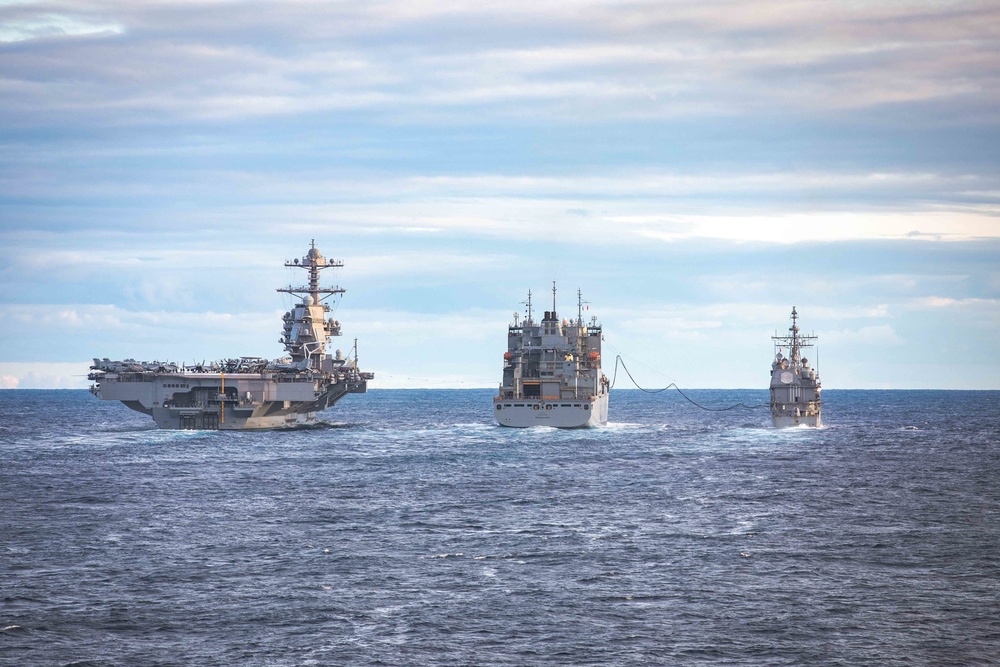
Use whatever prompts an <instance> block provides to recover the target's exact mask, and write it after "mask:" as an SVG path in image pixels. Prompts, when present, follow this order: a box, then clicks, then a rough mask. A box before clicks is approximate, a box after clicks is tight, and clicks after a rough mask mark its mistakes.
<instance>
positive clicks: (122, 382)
mask: <svg viewBox="0 0 1000 667" xmlns="http://www.w3.org/2000/svg"><path fill="white" fill-rule="evenodd" d="M311 246H312V247H311V248H310V249H309V251H308V253H306V255H305V257H303V258H302V259H301V260H300V259H295V260H292V261H289V262H285V266H287V267H295V268H300V269H305V271H306V273H307V275H308V277H309V284H308V285H304V286H300V287H293V286H291V285H289V286H288V287H283V288H279V289H278V290H277V291H278V292H284V293H286V294H291V295H293V296H297V297H301V302H300V303H298V304H297V305H295V306H294V307H293V308H292V309H291V310H290V311H288V312H286V313H285V315H284V317H283V318H282V320H283V325H284V329H283V334H282V337H281V339H280V340H279V341H278V342H280V343H282V344H284V346H285V350H286V351H287V353H288V356H287V357H286V358H282V359H277V360H274V361H268V360H266V359H264V358H261V357H240V358H238V359H224V360H222V361H216V362H212V363H210V364H207V365H206V364H198V365H195V366H185V365H181V366H178V365H177V364H174V363H161V362H156V361H154V362H141V361H135V360H134V359H126V360H124V361H111V360H109V359H107V358H105V359H103V360H102V359H96V358H95V359H94V365H93V366H91V367H90V368H91V373H90V375H88V376H87V377H88V378H89V379H90V380H92V381H93V384H92V385H91V387H90V391H91V393H93V394H94V395H95V396H97V397H98V398H100V399H101V400H105V401H121V402H122V403H124V404H125V405H126V406H128V407H129V408H131V409H133V410H136V411H138V412H142V413H144V414H147V415H150V416H151V417H152V418H153V421H155V422H156V425H157V426H158V427H160V428H165V429H213V430H240V429H270V428H292V427H301V426H309V425H312V424H315V422H316V419H317V415H318V413H319V412H321V411H322V410H325V409H326V408H328V407H330V406H332V405H333V404H334V403H336V402H337V401H339V400H340V399H341V398H343V397H344V396H346V395H347V394H363V393H365V392H366V391H367V387H368V380H371V379H373V378H374V377H375V376H374V374H373V373H364V372H362V371H361V370H360V369H359V368H358V356H357V340H356V339H355V341H354V349H353V358H350V357H348V358H345V357H344V355H343V353H342V352H341V351H340V350H337V351H336V352H335V354H334V355H333V356H330V355H328V354H327V353H326V346H327V345H328V344H329V342H330V337H331V336H340V335H341V332H340V322H338V321H337V320H334V319H333V318H332V317H331V318H329V319H328V318H327V314H328V313H330V310H331V309H330V306H329V304H328V303H325V301H326V300H327V299H329V298H330V297H331V296H333V295H339V294H343V293H344V291H345V290H343V289H341V288H340V287H321V286H320V272H321V271H322V270H324V269H329V268H337V267H342V266H343V263H342V262H340V261H336V260H327V259H326V258H325V257H323V255H322V254H321V253H320V251H319V249H318V248H317V247H316V242H315V241H313V242H312V244H311Z"/></svg>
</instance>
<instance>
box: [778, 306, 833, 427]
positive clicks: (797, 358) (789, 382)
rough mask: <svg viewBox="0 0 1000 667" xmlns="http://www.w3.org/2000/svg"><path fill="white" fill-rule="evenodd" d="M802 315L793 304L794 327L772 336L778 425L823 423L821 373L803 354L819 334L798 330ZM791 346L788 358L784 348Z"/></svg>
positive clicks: (813, 424)
mask: <svg viewBox="0 0 1000 667" xmlns="http://www.w3.org/2000/svg"><path fill="white" fill-rule="evenodd" d="M798 318H799V314H798V312H796V310H795V306H792V326H791V327H789V328H788V335H787V336H778V335H777V334H775V335H774V336H771V340H773V341H774V347H775V349H776V350H777V351H776V353H775V355H774V362H773V363H772V364H771V418H772V419H773V420H774V425H775V426H776V427H778V428H785V427H787V426H800V425H805V426H822V425H823V423H822V420H821V419H820V408H821V407H822V401H821V400H820V390H821V389H822V385H821V384H820V381H819V374H818V373H817V372H816V369H815V368H812V367H811V366H810V365H809V360H808V359H806V358H805V357H802V356H801V353H802V348H806V347H812V341H814V340H816V339H817V338H818V336H805V335H802V334H800V333H799V326H798ZM785 347H787V348H788V354H789V356H788V357H785V356H784V355H783V354H782V349H784V348H785Z"/></svg>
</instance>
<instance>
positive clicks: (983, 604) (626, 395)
mask: <svg viewBox="0 0 1000 667" xmlns="http://www.w3.org/2000/svg"><path fill="white" fill-rule="evenodd" d="M688 393H689V395H690V396H691V397H692V398H693V399H695V400H696V401H698V402H700V403H704V404H705V405H710V406H724V405H728V404H730V403H735V402H746V403H759V402H762V401H764V400H766V396H767V393H766V390H764V391H721V390H718V391H716V390H713V391H709V390H704V391H692V392H688ZM491 394H492V392H491V391H489V390H460V391H443V390H442V391H438V390H424V391H409V390H380V391H371V392H370V393H369V394H367V395H365V396H350V397H348V398H346V399H344V400H343V401H342V402H341V403H340V404H339V405H337V406H336V407H335V408H333V409H332V410H329V411H327V412H325V413H324V417H325V418H326V419H327V420H328V422H329V423H328V424H326V425H325V426H324V427H323V428H316V429H309V430H298V431H283V432H259V433H249V432H243V433H239V432H204V431H201V432H199V431H159V430H155V429H153V428H152V420H151V419H149V418H148V417H145V416H144V415H140V414H138V413H135V412H131V411H129V410H128V409H127V408H125V407H124V406H122V405H120V404H117V403H111V402H100V401H98V400H96V399H95V398H93V397H91V396H90V395H89V394H88V393H86V392H85V391H0V582H2V583H0V664H2V665H4V666H6V665H11V666H22V665H27V666H34V665H53V666H62V665H67V666H68V665H74V666H77V667H83V666H110V665H151V666H157V665H261V666H264V665H268V666H271V665H273V666H285V665H289V666H291V665H512V666H513V665H850V666H855V665H901V666H902V665H907V666H912V665H976V664H980V665H987V664H998V660H1000V658H998V656H1000V392H956V391H836V390H828V391H826V392H824V398H825V405H824V414H823V417H824V420H825V421H826V423H827V427H825V428H822V429H804V428H803V429H787V430H781V431H778V430H774V429H771V428H769V427H768V416H767V411H766V409H755V410H745V409H740V410H733V411H728V412H718V413H710V412H706V411H702V410H699V409H698V408H696V407H695V406H693V405H691V404H690V403H688V402H686V401H685V400H684V399H683V398H681V397H680V396H678V395H677V394H676V393H674V392H668V393H664V394H658V395H648V394H644V393H641V392H638V391H622V390H615V391H614V392H613V393H612V397H611V420H612V423H611V424H610V425H609V426H608V427H607V428H601V429H591V430H586V431H558V430H551V429H528V430H518V429H503V428H500V427H497V426H494V424H493V421H492V419H493V415H492V412H491V404H490V400H489V399H490V396H491Z"/></svg>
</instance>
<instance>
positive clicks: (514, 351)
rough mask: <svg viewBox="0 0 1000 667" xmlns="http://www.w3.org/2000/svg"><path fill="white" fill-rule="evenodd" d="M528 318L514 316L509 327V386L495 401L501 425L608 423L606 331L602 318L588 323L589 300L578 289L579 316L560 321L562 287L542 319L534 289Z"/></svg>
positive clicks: (505, 382)
mask: <svg viewBox="0 0 1000 667" xmlns="http://www.w3.org/2000/svg"><path fill="white" fill-rule="evenodd" d="M525 303H526V304H527V317H525V318H524V319H523V320H521V319H520V316H519V314H518V313H514V322H513V323H512V324H511V325H510V326H509V327H508V329H507V351H506V352H505V353H504V355H503V358H504V368H503V382H502V383H501V385H500V390H499V392H498V394H497V395H496V396H495V397H494V398H493V407H494V414H495V416H496V420H497V423H498V424H500V425H501V426H515V427H527V426H553V427H556V428H585V427H589V426H602V425H604V424H607V423H608V398H609V395H610V387H609V383H608V378H606V377H605V376H604V374H603V373H602V372H601V338H602V329H601V325H600V324H598V322H597V318H596V317H592V318H591V320H590V322H589V323H584V321H583V306H584V301H583V299H582V295H581V293H580V291H579V290H577V318H576V320H574V321H568V320H565V319H563V320H562V321H560V320H559V316H558V314H557V313H556V284H555V283H554V282H553V283H552V310H551V311H548V310H547V311H545V314H544V316H543V317H542V321H541V322H540V323H539V322H535V320H534V318H533V314H532V304H531V291H530V290H529V291H528V300H527V301H526V302H525Z"/></svg>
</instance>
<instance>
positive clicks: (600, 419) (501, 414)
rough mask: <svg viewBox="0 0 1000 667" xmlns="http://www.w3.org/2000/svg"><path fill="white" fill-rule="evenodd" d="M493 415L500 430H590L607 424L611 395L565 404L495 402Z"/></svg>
mask: <svg viewBox="0 0 1000 667" xmlns="http://www.w3.org/2000/svg"><path fill="white" fill-rule="evenodd" d="M493 403H494V412H495V413H496V418H497V423H498V424H500V426H511V427H514V428H527V427H529V426H551V427H553V428H589V427H592V426H604V425H606V424H607V423H608V394H602V395H600V396H594V397H591V398H589V399H583V400H578V399H570V400H563V401H540V400H535V401H532V400H523V399H522V400H516V401H515V400H508V399H499V398H494V399H493Z"/></svg>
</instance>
